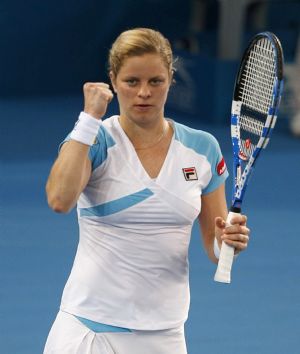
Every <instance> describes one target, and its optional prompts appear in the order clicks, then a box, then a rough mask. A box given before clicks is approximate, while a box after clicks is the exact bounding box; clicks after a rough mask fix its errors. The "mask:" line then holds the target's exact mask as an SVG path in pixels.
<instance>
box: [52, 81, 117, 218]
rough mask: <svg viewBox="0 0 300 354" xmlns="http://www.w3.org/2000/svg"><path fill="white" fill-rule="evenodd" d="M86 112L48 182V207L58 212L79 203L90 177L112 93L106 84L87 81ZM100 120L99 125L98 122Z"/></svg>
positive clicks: (63, 149)
mask: <svg viewBox="0 0 300 354" xmlns="http://www.w3.org/2000/svg"><path fill="white" fill-rule="evenodd" d="M83 91H84V113H86V114H83V115H81V118H80V119H79V122H78V123H77V125H76V127H75V128H74V130H73V131H72V133H71V140H69V141H68V142H66V143H65V144H64V145H63V147H62V149H61V151H60V153H59V156H58V158H57V160H56V161H55V163H54V165H53V167H52V169H51V172H50V175H49V178H48V181H47V184H46V192H47V199H48V204H49V206H50V207H51V208H52V209H53V210H54V211H56V212H58V213H67V212H68V211H70V210H71V209H72V208H73V207H74V206H75V204H76V202H77V200H78V197H79V195H80V193H81V192H82V191H83V189H84V188H85V186H86V185H87V183H88V181H89V178H90V176H91V161H90V160H89V157H88V153H89V149H90V145H92V143H93V140H94V138H95V137H96V135H97V132H98V128H99V124H100V120H101V118H102V117H103V116H104V114H105V112H106V109H107V105H108V103H109V102H110V101H111V99H112V97H113V94H112V92H111V91H110V89H109V85H107V84H105V83H86V84H85V85H84V88H83ZM98 123H99V124H98Z"/></svg>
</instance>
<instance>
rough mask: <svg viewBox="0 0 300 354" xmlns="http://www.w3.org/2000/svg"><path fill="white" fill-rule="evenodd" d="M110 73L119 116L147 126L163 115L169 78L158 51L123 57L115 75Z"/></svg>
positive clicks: (169, 82)
mask: <svg viewBox="0 0 300 354" xmlns="http://www.w3.org/2000/svg"><path fill="white" fill-rule="evenodd" d="M110 76H111V81H112V84H113V87H114V90H115V92H116V93H117V96H118V101H119V106H120V118H121V119H129V120H131V122H133V123H136V124H138V125H147V124H151V123H154V122H155V121H157V120H159V119H161V118H163V116H164V105H165V102H166V100H167V95H168V91H169V88H170V84H171V80H172V78H171V75H170V73H169V71H168V69H167V67H166V65H165V64H164V62H163V60H162V58H161V57H160V55H159V54H144V55H141V56H134V57H129V58H126V59H125V60H124V62H123V65H122V66H121V68H120V70H119V72H118V74H117V76H116V77H114V75H113V74H112V73H111V74H110Z"/></svg>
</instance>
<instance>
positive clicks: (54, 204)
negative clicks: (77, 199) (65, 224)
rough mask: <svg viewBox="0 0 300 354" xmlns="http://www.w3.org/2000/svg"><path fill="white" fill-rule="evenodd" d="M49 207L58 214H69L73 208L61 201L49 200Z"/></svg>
mask: <svg viewBox="0 0 300 354" xmlns="http://www.w3.org/2000/svg"><path fill="white" fill-rule="evenodd" d="M48 205H49V207H50V208H51V209H52V210H53V211H54V212H55V213H58V214H67V213H69V211H70V210H71V209H72V208H71V207H69V206H68V205H65V204H63V203H61V202H59V201H51V202H48Z"/></svg>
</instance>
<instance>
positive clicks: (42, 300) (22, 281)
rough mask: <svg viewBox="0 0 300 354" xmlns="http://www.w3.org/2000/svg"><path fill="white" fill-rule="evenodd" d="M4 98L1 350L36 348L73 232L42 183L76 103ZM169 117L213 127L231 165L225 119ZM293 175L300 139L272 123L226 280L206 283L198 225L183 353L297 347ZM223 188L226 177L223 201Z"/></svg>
mask: <svg viewBox="0 0 300 354" xmlns="http://www.w3.org/2000/svg"><path fill="white" fill-rule="evenodd" d="M11 103H13V102H1V105H2V112H3V111H4V112H6V116H7V117H8V119H7V122H6V123H5V124H4V134H3V138H2V137H1V138H2V142H1V151H2V152H3V151H4V153H1V154H2V155H1V156H2V160H1V165H0V168H1V176H0V178H1V196H0V197H1V210H0V213H1V214H0V215H1V218H0V222H1V224H0V227H1V237H0V353H1V354H40V353H42V348H43V345H44V342H45V340H46V336H47V333H48V331H49V328H50V326H51V324H52V321H53V319H54V317H55V315H56V312H57V309H58V306H59V301H60V296H61V292H62V289H63V286H64V283H65V281H66V279H67V277H68V274H69V272H70V268H71V265H72V261H73V257H74V253H75V251H76V244H77V239H78V234H77V222H76V215H75V211H73V212H71V213H70V214H68V215H58V214H55V213H53V212H52V211H51V210H50V209H49V208H48V206H47V204H46V198H45V192H44V186H45V182H46V179H47V175H48V172H49V169H50V166H51V164H52V162H53V159H54V158H55V154H56V151H55V149H56V146H57V143H58V142H59V141H60V140H61V139H62V138H63V137H64V135H65V133H67V131H68V129H70V128H71V127H72V124H73V123H72V122H74V120H75V119H76V117H75V118H74V116H73V113H74V111H75V112H76V111H77V108H78V106H79V104H78V103H77V101H76V103H74V105H73V106H72V109H69V108H65V107H69V106H70V104H71V103H73V101H72V99H69V98H66V99H64V100H62V101H56V99H53V100H49V101H46V102H45V101H38V102H33V101H29V102H28V101H24V100H23V101H22V102H15V104H11ZM57 103H59V104H57ZM57 107H60V108H57ZM60 116H61V117H65V121H62V123H61V124H59V123H58V122H59V119H60ZM13 117H15V119H16V120H18V124H17V125H16V124H15V123H16V122H15V121H12V118H13ZM172 118H174V119H175V120H177V121H180V122H182V123H187V124H189V125H191V126H193V127H198V128H201V129H204V130H209V131H210V132H211V133H213V134H214V135H215V136H216V137H217V138H218V139H219V141H220V144H221V147H222V149H223V151H224V155H225V158H226V160H227V162H228V165H229V166H230V163H231V161H230V156H231V155H230V149H231V148H230V140H229V136H228V134H229V128H228V127H223V126H209V125H207V124H201V123H200V122H198V123H197V122H195V121H191V119H188V118H186V117H184V116H183V115H180V116H179V115H177V116H172ZM299 181H300V140H296V139H294V138H292V137H290V136H289V135H287V133H286V132H280V131H274V134H273V137H272V141H271V143H270V147H269V148H268V150H266V152H265V153H264V156H263V158H262V159H261V160H260V161H258V165H257V168H256V171H255V175H254V176H253V180H252V181H251V184H250V185H249V189H248V192H247V198H246V200H245V204H244V212H245V213H246V214H247V215H248V217H249V226H250V228H251V229H252V234H251V242H250V245H249V248H248V250H247V252H245V253H244V254H242V255H241V256H240V257H239V258H238V259H237V261H236V262H235V264H234V269H233V274H232V278H233V279H232V284H231V285H224V284H218V283H215V282H214V281H213V275H214V271H215V265H213V264H211V263H210V261H209V260H208V259H207V258H206V255H205V254H204V251H203V248H202V245H201V241H200V237H199V233H198V226H197V225H195V227H194V229H193V235H192V241H191V246H190V279H191V309H190V317H189V320H188V322H187V324H186V336H187V343H188V348H189V354H202V353H205V354H253V353H255V354H283V353H287V354H297V353H299V338H300V325H299V324H300V270H299V269H300V266H299V264H300V261H299V254H300V231H299V229H300V228H299V220H300V185H299ZM230 189H231V188H230V181H229V182H228V200H229V199H230ZM259 196H260V201H259V202H258V198H259ZM154 354H155V353H154ZM170 354H172V353H170Z"/></svg>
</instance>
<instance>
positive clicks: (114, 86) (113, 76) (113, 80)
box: [109, 71, 117, 92]
mask: <svg viewBox="0 0 300 354" xmlns="http://www.w3.org/2000/svg"><path fill="white" fill-rule="evenodd" d="M109 78H110V82H111V85H112V87H113V89H114V92H117V88H116V77H115V75H114V73H113V72H112V71H110V72H109Z"/></svg>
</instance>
